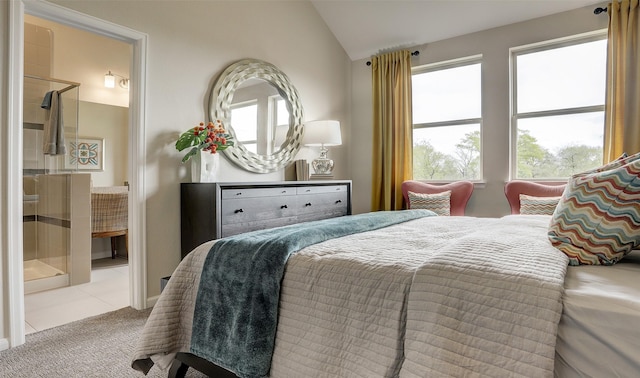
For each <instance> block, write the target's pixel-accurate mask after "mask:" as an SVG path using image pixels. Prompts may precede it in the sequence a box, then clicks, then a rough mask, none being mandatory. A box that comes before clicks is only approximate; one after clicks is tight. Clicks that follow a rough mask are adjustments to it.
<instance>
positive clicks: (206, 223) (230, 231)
mask: <svg viewBox="0 0 640 378" xmlns="http://www.w3.org/2000/svg"><path fill="white" fill-rule="evenodd" d="M349 214H351V181H348V180H332V181H280V182H261V183H255V182H254V183H251V182H242V183H239V182H235V183H182V184H181V186H180V224H181V250H182V257H183V258H184V256H186V254H187V253H189V252H191V250H193V249H194V248H195V247H197V246H198V245H200V244H202V243H204V242H206V241H209V240H213V239H219V238H222V237H225V236H231V235H236V234H239V233H243V232H248V231H254V230H261V229H265V228H271V227H278V226H285V225H288V224H294V223H300V222H307V221H312V220H319V219H326V218H334V217H340V216H344V215H349Z"/></svg>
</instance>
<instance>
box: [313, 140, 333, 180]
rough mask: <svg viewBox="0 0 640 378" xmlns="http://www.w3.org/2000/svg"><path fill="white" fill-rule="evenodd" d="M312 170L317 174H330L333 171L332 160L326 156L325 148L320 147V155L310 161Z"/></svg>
mask: <svg viewBox="0 0 640 378" xmlns="http://www.w3.org/2000/svg"><path fill="white" fill-rule="evenodd" d="M311 166H312V167H313V171H314V172H315V173H316V174H318V175H330V174H331V172H333V160H331V159H329V158H327V149H326V148H324V146H323V147H322V150H320V157H319V158H317V159H314V160H313V161H312V162H311Z"/></svg>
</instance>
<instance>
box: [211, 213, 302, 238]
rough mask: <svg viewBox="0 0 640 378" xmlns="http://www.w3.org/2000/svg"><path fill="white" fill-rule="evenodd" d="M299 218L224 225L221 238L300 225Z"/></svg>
mask: <svg viewBox="0 0 640 378" xmlns="http://www.w3.org/2000/svg"><path fill="white" fill-rule="evenodd" d="M298 222H299V221H298V218H297V217H282V218H275V219H269V220H256V221H248V222H241V223H231V224H223V225H222V232H221V235H220V237H221V238H224V237H227V236H232V235H237V234H241V233H243V232H249V231H256V230H264V229H266V228H273V227H280V226H287V225H290V224H294V223H298Z"/></svg>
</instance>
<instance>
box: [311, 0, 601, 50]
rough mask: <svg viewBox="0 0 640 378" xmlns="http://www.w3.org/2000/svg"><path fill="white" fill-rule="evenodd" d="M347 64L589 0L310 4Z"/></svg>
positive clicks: (341, 0) (322, 0) (315, 0)
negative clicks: (331, 33) (347, 60)
mask: <svg viewBox="0 0 640 378" xmlns="http://www.w3.org/2000/svg"><path fill="white" fill-rule="evenodd" d="M311 3H312V4H313V6H314V7H315V8H316V10H317V11H318V13H319V14H320V16H321V17H322V18H323V19H324V21H325V22H326V24H327V25H328V27H329V29H331V31H332V32H333V34H334V35H335V36H336V38H337V39H338V41H339V42H340V44H342V47H343V48H344V50H345V51H346V52H347V54H348V55H349V57H350V58H351V60H359V59H365V58H369V57H370V56H372V55H375V54H377V53H379V52H380V51H384V50H393V49H397V48H402V47H411V46H416V45H422V44H425V43H429V42H434V41H440V40H443V39H447V38H452V37H456V36H460V35H464V34H469V33H474V32H477V31H481V30H486V29H491V28H494V27H499V26H504V25H508V24H513V23H516V22H521V21H526V20H530V19H533V18H538V17H543V16H547V15H550V14H554V13H559V12H564V11H568V10H572V9H576V8H581V7H584V6H591V5H593V6H594V9H595V7H597V6H606V3H605V2H603V1H597V0H596V1H594V0H489V1H485V0H311Z"/></svg>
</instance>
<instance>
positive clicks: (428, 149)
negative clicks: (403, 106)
mask: <svg viewBox="0 0 640 378" xmlns="http://www.w3.org/2000/svg"><path fill="white" fill-rule="evenodd" d="M413 178H414V179H415V180H459V179H468V180H477V179H479V178H480V124H473V125H457V126H443V127H427V128H421V129H414V130H413Z"/></svg>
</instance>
